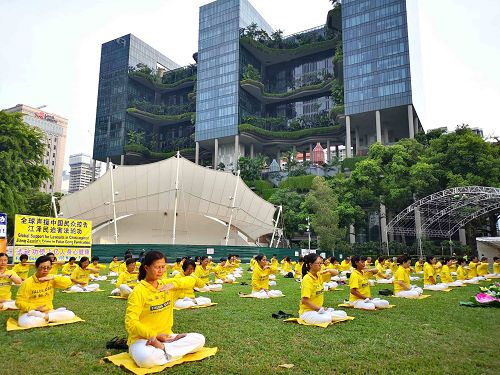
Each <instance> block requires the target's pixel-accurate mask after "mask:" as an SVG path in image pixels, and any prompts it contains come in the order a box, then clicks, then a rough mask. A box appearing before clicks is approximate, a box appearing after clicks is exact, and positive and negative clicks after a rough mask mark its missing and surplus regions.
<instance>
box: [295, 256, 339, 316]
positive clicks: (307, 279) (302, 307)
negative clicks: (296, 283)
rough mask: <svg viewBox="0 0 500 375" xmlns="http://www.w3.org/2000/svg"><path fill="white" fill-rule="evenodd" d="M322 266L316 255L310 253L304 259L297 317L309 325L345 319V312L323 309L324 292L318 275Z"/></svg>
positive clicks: (321, 261)
mask: <svg viewBox="0 0 500 375" xmlns="http://www.w3.org/2000/svg"><path fill="white" fill-rule="evenodd" d="M322 264H323V259H321V257H320V256H319V255H318V254H314V253H311V254H308V255H306V256H305V257H304V264H303V266H302V285H301V291H300V304H299V317H300V318H301V319H302V320H303V321H304V322H306V323H309V324H322V323H329V322H332V321H335V320H342V319H345V318H346V317H347V314H346V312H345V311H342V310H335V309H333V308H331V307H323V304H324V293H325V290H324V287H323V280H322V278H321V275H320V271H321V265H322Z"/></svg>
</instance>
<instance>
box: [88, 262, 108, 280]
mask: <svg viewBox="0 0 500 375" xmlns="http://www.w3.org/2000/svg"><path fill="white" fill-rule="evenodd" d="M90 267H92V268H93V269H94V270H97V272H91V273H90V280H92V281H104V280H106V279H107V277H106V276H104V275H102V276H101V275H100V271H102V270H105V269H106V266H105V265H104V264H99V257H98V256H93V257H92V264H91V265H90Z"/></svg>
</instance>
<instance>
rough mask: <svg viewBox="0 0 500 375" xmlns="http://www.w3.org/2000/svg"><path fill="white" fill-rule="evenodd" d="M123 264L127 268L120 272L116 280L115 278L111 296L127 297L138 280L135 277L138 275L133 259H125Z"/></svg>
mask: <svg viewBox="0 0 500 375" xmlns="http://www.w3.org/2000/svg"><path fill="white" fill-rule="evenodd" d="M125 265H126V266H127V269H126V270H125V271H124V272H122V273H120V276H118V280H116V284H115V287H116V289H114V290H113V291H112V292H111V295H112V296H121V297H126V298H128V296H129V295H130V293H132V290H133V289H134V287H135V286H136V285H137V283H138V282H139V280H138V278H137V277H138V276H139V272H138V271H137V270H136V269H135V259H132V258H129V259H127V261H126V262H125Z"/></svg>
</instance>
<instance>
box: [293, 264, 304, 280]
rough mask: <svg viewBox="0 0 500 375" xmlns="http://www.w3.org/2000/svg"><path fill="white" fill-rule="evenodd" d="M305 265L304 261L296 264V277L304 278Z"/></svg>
mask: <svg viewBox="0 0 500 375" xmlns="http://www.w3.org/2000/svg"><path fill="white" fill-rule="evenodd" d="M303 265H304V262H302V263H299V262H297V264H295V267H294V271H295V275H294V277H295V278H296V279H300V278H302V266H303Z"/></svg>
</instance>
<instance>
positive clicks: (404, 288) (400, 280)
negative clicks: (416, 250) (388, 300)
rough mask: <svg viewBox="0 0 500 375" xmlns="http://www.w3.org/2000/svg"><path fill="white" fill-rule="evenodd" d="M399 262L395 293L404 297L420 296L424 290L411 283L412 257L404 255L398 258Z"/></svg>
mask: <svg viewBox="0 0 500 375" xmlns="http://www.w3.org/2000/svg"><path fill="white" fill-rule="evenodd" d="M398 263H399V267H398V270H397V271H396V273H395V274H394V295H395V296H397V297H402V298H418V296H420V295H421V294H422V293H423V290H422V288H419V287H416V286H415V285H411V284H410V272H409V270H410V265H411V259H410V258H409V257H408V256H406V255H402V256H400V257H399V258H398Z"/></svg>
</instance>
